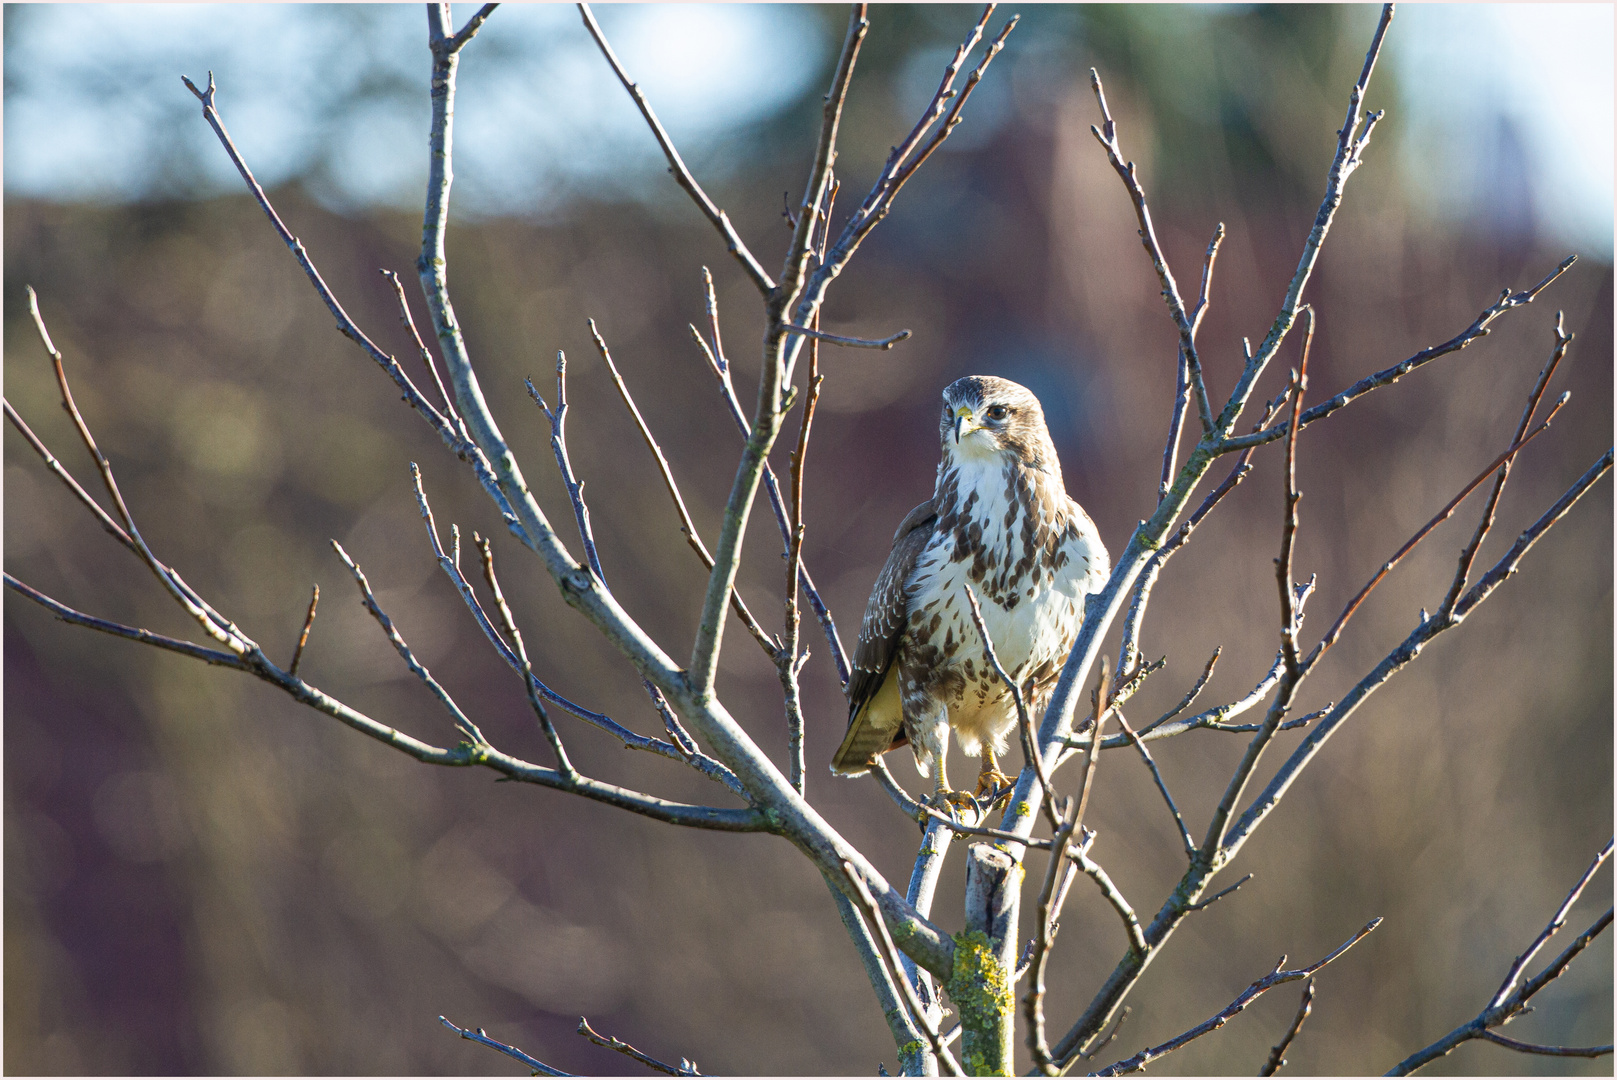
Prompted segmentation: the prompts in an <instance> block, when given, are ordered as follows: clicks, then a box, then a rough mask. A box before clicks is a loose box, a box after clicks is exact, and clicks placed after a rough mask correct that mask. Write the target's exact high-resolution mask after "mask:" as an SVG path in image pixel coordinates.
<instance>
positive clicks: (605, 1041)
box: [578, 1016, 702, 1076]
mask: <svg viewBox="0 0 1617 1080" xmlns="http://www.w3.org/2000/svg"><path fill="white" fill-rule="evenodd" d="M578 1033H579V1034H580V1035H582V1036H584V1038H586V1039H588V1040H589V1041H590V1042H592V1043H594V1044H595V1045H596V1046H604V1047H606V1048H607V1049H608V1050H616V1051H617V1052H618V1053H620V1054H622V1055H623V1056H624V1057H630V1058H634V1060H636V1061H638V1062H640V1064H642V1065H644V1066H646V1067H647V1068H648V1069H655V1070H657V1071H658V1072H660V1073H667V1074H668V1075H669V1076H701V1075H702V1074H701V1073H700V1072H698V1071H697V1068H696V1062H694V1061H690V1060H688V1059H683V1058H682V1059H681V1060H680V1063H679V1064H678V1065H669V1064H668V1063H667V1062H663V1061H658V1060H657V1059H656V1058H654V1057H651V1056H649V1055H647V1054H642V1053H641V1052H640V1051H638V1050H636V1049H635V1048H634V1047H632V1046H630V1045H629V1044H628V1043H626V1042H624V1041H623V1040H622V1039H615V1038H613V1037H612V1036H610V1035H602V1034H600V1033H598V1032H597V1031H596V1030H595V1029H594V1028H592V1027H590V1022H589V1021H588V1020H586V1019H584V1018H583V1017H582V1016H580V1017H579V1018H578Z"/></svg>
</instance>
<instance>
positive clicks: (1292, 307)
mask: <svg viewBox="0 0 1617 1080" xmlns="http://www.w3.org/2000/svg"><path fill="white" fill-rule="evenodd" d="M1393 9H1394V5H1392V4H1383V5H1382V7H1381V20H1380V21H1379V22H1378V23H1377V24H1376V31H1375V35H1374V37H1372V38H1371V40H1370V48H1369V50H1368V51H1367V52H1366V53H1365V56H1364V68H1363V70H1361V71H1360V73H1359V81H1358V82H1357V83H1355V84H1354V86H1353V90H1352V92H1351V93H1349V94H1348V107H1347V117H1346V119H1344V120H1343V121H1342V127H1341V129H1340V130H1339V131H1338V132H1337V141H1336V156H1335V158H1333V159H1332V161H1331V168H1330V173H1329V175H1328V176H1327V178H1326V181H1325V197H1324V199H1322V200H1321V201H1320V204H1319V212H1318V213H1317V214H1315V215H1314V225H1313V228H1311V229H1310V230H1309V231H1308V239H1307V240H1305V241H1304V242H1303V251H1302V255H1301V257H1300V258H1299V259H1298V260H1297V269H1296V271H1295V272H1294V273H1293V274H1292V276H1291V282H1290V283H1289V284H1288V285H1287V287H1286V295H1285V298H1284V299H1282V300H1281V302H1280V311H1279V313H1278V314H1276V316H1275V321H1274V324H1273V325H1272V326H1270V328H1269V333H1268V334H1267V335H1265V337H1264V339H1263V342H1262V343H1261V344H1260V345H1259V346H1258V349H1257V351H1256V352H1255V353H1252V354H1251V355H1250V356H1249V357H1248V358H1247V361H1246V364H1245V366H1244V367H1243V368H1242V370H1241V376H1240V378H1239V379H1238V380H1237V381H1236V385H1235V390H1234V392H1233V393H1231V394H1230V399H1229V401H1228V403H1227V404H1225V406H1224V411H1223V412H1221V413H1220V414H1219V416H1218V421H1217V427H1218V434H1219V436H1220V438H1221V440H1222V442H1221V447H1222V448H1223V449H1224V450H1226V451H1228V450H1232V449H1238V448H1239V447H1237V446H1236V445H1235V444H1234V443H1233V442H1232V441H1231V440H1230V439H1229V438H1228V436H1229V432H1230V431H1231V429H1232V428H1234V426H1235V422H1236V420H1238V419H1239V418H1240V415H1241V410H1242V409H1244V408H1245V407H1246V402H1247V399H1248V398H1249V397H1250V396H1251V394H1252V390H1253V387H1255V386H1256V385H1257V380H1258V376H1259V375H1261V374H1263V370H1264V369H1265V368H1266V367H1268V365H1269V361H1270V360H1272V359H1274V356H1275V354H1276V353H1277V352H1278V351H1279V350H1280V343H1281V342H1282V341H1284V340H1285V337H1286V335H1287V334H1288V333H1290V332H1291V327H1292V324H1293V323H1295V322H1296V319H1297V313H1298V311H1299V310H1300V305H1301V303H1302V295H1303V288H1304V287H1305V286H1306V285H1307V284H1308V279H1309V277H1310V276H1311V275H1312V274H1313V272H1314V263H1315V262H1316V261H1317V260H1318V259H1319V252H1320V248H1321V247H1322V246H1324V243H1325V236H1326V234H1327V233H1329V232H1330V228H1331V222H1332V221H1333V220H1334V219H1335V217H1336V211H1337V208H1338V207H1339V206H1341V205H1342V192H1343V189H1344V188H1345V187H1346V186H1347V180H1348V177H1349V176H1351V175H1353V173H1354V171H1355V170H1357V169H1358V167H1359V166H1360V165H1361V164H1362V163H1363V161H1364V151H1365V148H1366V147H1367V146H1369V144H1370V136H1371V134H1372V133H1373V132H1374V131H1375V127H1376V124H1377V123H1379V122H1380V120H1381V117H1382V115H1383V113H1382V112H1373V113H1370V114H1369V115H1367V116H1364V117H1363V121H1362V127H1361V116H1360V112H1359V108H1360V106H1361V105H1362V104H1363V102H1364V94H1365V91H1366V89H1368V87H1369V85H1370V73H1371V72H1372V71H1374V70H1375V66H1376V58H1377V57H1378V56H1380V55H1381V45H1382V42H1383V41H1385V40H1386V37H1387V27H1388V26H1389V25H1391V23H1392V16H1393Z"/></svg>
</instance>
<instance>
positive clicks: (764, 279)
mask: <svg viewBox="0 0 1617 1080" xmlns="http://www.w3.org/2000/svg"><path fill="white" fill-rule="evenodd" d="M578 12H579V14H580V15H582V16H583V17H584V28H585V29H586V30H588V31H589V32H590V37H592V38H594V39H595V44H596V45H597V46H599V47H600V50H601V55H602V56H604V57H606V62H607V63H608V64H610V65H612V72H613V74H615V75H617V77H618V81H619V82H621V83H622V84H623V88H624V89H625V90H627V91H628V92H629V96H630V97H631V98H633V99H634V103H635V106H636V107H637V108H638V109H639V110H640V115H641V116H643V117H645V120H646V124H647V126H649V127H650V128H651V133H652V135H653V136H655V137H656V139H657V145H658V146H660V147H662V151H663V156H664V157H666V158H667V159H668V171H669V172H671V173H673V174H674V179H675V180H677V181H679V186H680V187H682V188H684V189H685V191H686V192H687V193H688V194H689V195H690V197H691V198H692V199H693V200H695V202H696V205H697V206H698V207H700V208H701V210H702V213H703V214H704V215H706V217H707V219H708V220H709V221H711V222H712V223H713V227H714V228H716V229H718V230H719V235H721V236H723V237H724V243H725V247H726V248H727V249H728V250H729V252H730V254H732V255H734V256H735V258H736V261H737V262H739V263H740V264H741V268H742V269H743V270H745V271H746V272H747V276H748V277H749V278H751V279H752V282H753V284H754V285H756V286H758V291H759V292H761V293H763V294H764V296H766V297H767V296H768V295H769V294H770V293H771V292H773V291H774V289H775V282H774V280H773V279H772V278H771V277H770V276H769V274H768V273H767V272H766V271H765V270H764V268H763V266H762V265H761V264H760V263H759V262H758V260H757V259H756V258H754V257H753V254H752V252H751V251H750V250H748V248H747V245H746V243H745V242H744V241H743V240H742V239H741V234H740V233H738V232H736V230H735V226H734V225H732V224H731V223H730V217H729V215H727V214H726V213H725V212H724V211H723V210H720V209H719V208H718V206H716V205H715V204H714V202H713V200H712V199H710V198H708V196H707V192H705V191H703V190H702V185H701V184H698V183H697V182H696V177H694V176H692V175H691V171H690V169H688V168H686V166H685V160H684V159H683V158H681V157H680V156H679V151H678V150H676V149H674V141H673V140H672V139H670V138H669V137H668V132H667V131H666V130H664V128H663V125H662V121H660V120H658V119H657V114H656V112H655V111H653V110H652V107H651V102H650V101H648V100H647V99H646V95H645V92H644V91H642V90H641V89H640V85H639V84H638V83H636V82H635V81H634V80H633V79H631V78H629V73H628V72H627V71H625V70H624V68H623V64H622V62H621V61H619V60H618V56H617V54H616V53H615V52H613V51H612V46H611V45H609V44H607V40H606V35H605V34H603V33H602V32H601V27H600V24H599V23H597V22H596V21H595V15H594V13H593V12H591V11H590V6H589V5H588V4H579V5H578Z"/></svg>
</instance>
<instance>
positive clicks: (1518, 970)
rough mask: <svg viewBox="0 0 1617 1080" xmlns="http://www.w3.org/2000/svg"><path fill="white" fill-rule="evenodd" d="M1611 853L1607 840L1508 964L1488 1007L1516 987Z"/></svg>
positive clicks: (1506, 995)
mask: <svg viewBox="0 0 1617 1080" xmlns="http://www.w3.org/2000/svg"><path fill="white" fill-rule="evenodd" d="M1611 853H1612V842H1611V841H1609V840H1608V841H1607V842H1606V846H1605V847H1603V848H1601V849H1600V853H1599V854H1597V855H1596V856H1595V859H1594V862H1592V863H1590V864H1589V869H1587V870H1585V871H1584V872H1583V876H1582V877H1581V878H1579V879H1578V883H1577V884H1576V885H1574V886H1572V891H1571V892H1569V893H1567V894H1566V899H1565V900H1563V901H1562V902H1561V906H1560V907H1559V908H1557V909H1556V912H1555V915H1554V917H1553V918H1551V919H1550V921H1549V924H1548V925H1547V926H1545V927H1544V929H1543V931H1541V932H1540V933H1539V935H1538V937H1536V938H1534V939H1533V943H1532V944H1531V945H1529V946H1528V947H1527V951H1525V952H1523V953H1522V954H1521V955H1520V956H1518V957H1517V958H1516V961H1515V963H1513V964H1511V965H1510V971H1509V972H1507V973H1506V974H1505V981H1504V982H1502V983H1500V984H1499V990H1498V992H1497V993H1495V994H1494V996H1493V999H1492V1000H1490V1001H1489V1002H1488V1007H1489V1008H1497V1007H1498V1006H1500V1005H1502V1004H1504V1002H1505V999H1506V998H1508V997H1509V996H1510V993H1511V991H1512V990H1514V989H1515V988H1516V981H1517V980H1518V979H1520V978H1521V977H1522V972H1523V971H1525V970H1526V969H1527V965H1528V964H1530V963H1532V960H1533V957H1534V956H1536V955H1538V951H1539V950H1540V949H1542V948H1543V947H1544V945H1545V943H1547V942H1548V941H1549V940H1550V938H1552V937H1554V936H1555V935H1556V934H1557V933H1559V932H1560V930H1561V928H1562V927H1563V926H1565V925H1566V917H1567V913H1568V912H1570V911H1571V910H1572V905H1573V904H1575V903H1577V902H1578V897H1579V896H1581V895H1583V890H1584V889H1585V888H1586V887H1587V886H1588V884H1589V882H1590V880H1591V879H1592V878H1593V877H1594V876H1595V871H1597V870H1599V869H1600V867H1601V865H1602V864H1603V863H1605V861H1606V860H1607V859H1609V858H1611Z"/></svg>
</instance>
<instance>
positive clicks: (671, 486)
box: [588, 319, 780, 659]
mask: <svg viewBox="0 0 1617 1080" xmlns="http://www.w3.org/2000/svg"><path fill="white" fill-rule="evenodd" d="M588 322H589V327H590V336H591V337H592V338H594V339H595V350H596V352H598V353H600V354H601V360H602V362H603V363H605V364H606V370H607V374H608V375H610V376H611V377H612V385H613V386H616V387H617V389H618V396H620V397H621V398H623V404H624V406H625V407H627V408H628V410H629V415H630V416H632V417H634V422H635V426H636V427H637V428H639V429H640V437H641V438H642V439H644V440H645V442H646V446H647V447H648V448H649V449H650V450H651V455H652V457H654V458H656V459H657V469H658V471H659V472H661V473H662V478H663V485H664V486H665V487H666V488H667V489H668V495H669V497H670V498H672V499H673V500H674V509H675V510H676V511H677V512H678V513H679V522H680V524H679V531H680V532H681V533H683V534H684V535H685V540H686V542H687V543H689V544H690V547H691V550H692V551H694V552H696V557H697V558H699V559H701V560H702V566H703V568H704V569H706V570H712V569H713V556H712V555H711V554H709V553H708V550H707V545H706V544H704V543H702V537H701V536H700V534H698V533H697V531H696V523H695V522H694V521H692V520H691V514H690V511H689V510H687V509H686V508H685V499H684V497H683V496H681V495H680V493H679V485H678V484H676V483H675V482H674V473H673V470H672V468H670V466H669V464H668V458H667V457H665V456H664V455H663V451H662V447H661V446H659V445H658V444H657V440H656V438H655V437H654V436H653V435H652V434H651V428H650V426H649V425H647V423H646V418H645V417H644V416H642V415H641V413H640V407H639V406H638V405H636V404H635V401H634V398H633V396H631V395H630V393H629V387H628V385H627V384H626V383H625V382H624V381H623V376H622V375H620V374H618V368H617V365H616V364H614V363H613V362H612V353H611V352H610V351H609V350H608V349H607V347H606V340H605V339H604V338H602V337H601V332H600V331H599V330H598V329H596V326H595V320H594V319H590V320H588ZM730 606H731V607H732V608H733V609H734V610H735V613H736V617H737V618H739V619H740V620H741V622H742V625H744V626H745V627H746V628H747V632H748V633H750V634H751V635H752V636H753V639H754V640H756V641H757V642H758V644H759V645H760V646H762V647H763V649H764V651H765V652H766V653H768V654H769V657H770V659H774V656H775V653H776V652H778V651H779V649H780V643H779V642H777V641H775V640H773V639H771V638H770V636H769V635H768V634H767V633H766V632H765V631H764V628H763V627H762V626H759V625H758V620H757V619H755V618H754V617H753V614H752V612H751V611H749V610H748V609H747V605H746V602H745V601H744V600H742V599H741V593H740V591H739V590H732V592H731V594H730Z"/></svg>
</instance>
